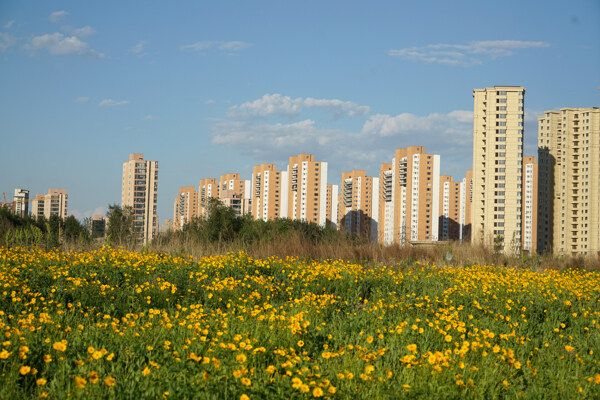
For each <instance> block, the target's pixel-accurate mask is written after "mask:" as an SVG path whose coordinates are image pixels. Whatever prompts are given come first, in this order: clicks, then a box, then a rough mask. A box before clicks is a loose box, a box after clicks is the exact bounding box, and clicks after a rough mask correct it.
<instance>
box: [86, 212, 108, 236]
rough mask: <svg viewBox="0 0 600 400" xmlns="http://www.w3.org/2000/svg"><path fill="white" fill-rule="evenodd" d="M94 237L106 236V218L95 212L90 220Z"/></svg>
mask: <svg viewBox="0 0 600 400" xmlns="http://www.w3.org/2000/svg"><path fill="white" fill-rule="evenodd" d="M90 225H91V226H90V231H91V233H92V237H94V238H101V237H104V236H106V218H104V216H102V215H100V214H94V216H92V220H91V222H90Z"/></svg>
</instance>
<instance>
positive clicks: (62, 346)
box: [52, 340, 67, 351]
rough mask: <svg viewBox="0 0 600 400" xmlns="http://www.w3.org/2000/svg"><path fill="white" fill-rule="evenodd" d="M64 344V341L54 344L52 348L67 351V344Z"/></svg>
mask: <svg viewBox="0 0 600 400" xmlns="http://www.w3.org/2000/svg"><path fill="white" fill-rule="evenodd" d="M65 342H66V340H64V341H62V342H56V343H54V344H53V345H52V348H53V349H54V350H58V351H65V350H66V349H67V344H66V343H65Z"/></svg>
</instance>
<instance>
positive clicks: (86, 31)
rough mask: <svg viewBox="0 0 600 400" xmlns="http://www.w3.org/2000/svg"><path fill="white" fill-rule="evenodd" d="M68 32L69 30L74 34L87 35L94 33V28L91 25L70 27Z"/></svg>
mask: <svg viewBox="0 0 600 400" xmlns="http://www.w3.org/2000/svg"><path fill="white" fill-rule="evenodd" d="M69 32H71V33H72V34H73V35H75V36H89V35H93V34H94V33H96V30H95V29H94V28H92V27H91V26H89V25H87V26H84V27H83V28H75V29H70V30H69Z"/></svg>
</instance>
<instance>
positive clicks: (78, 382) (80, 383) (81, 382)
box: [75, 376, 87, 389]
mask: <svg viewBox="0 0 600 400" xmlns="http://www.w3.org/2000/svg"><path fill="white" fill-rule="evenodd" d="M86 383H87V381H86V380H85V379H83V378H82V377H80V376H76V377H75V386H77V388H79V389H83V388H84V387H85V384H86Z"/></svg>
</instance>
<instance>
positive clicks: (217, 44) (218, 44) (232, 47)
mask: <svg viewBox="0 0 600 400" xmlns="http://www.w3.org/2000/svg"><path fill="white" fill-rule="evenodd" d="M250 46H252V44H251V43H247V42H241V41H232V42H223V41H203V42H196V43H192V44H188V45H184V46H180V47H179V49H180V50H187V51H201V50H209V49H214V50H221V51H229V52H231V51H240V50H244V49H247V48H248V47H250Z"/></svg>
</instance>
